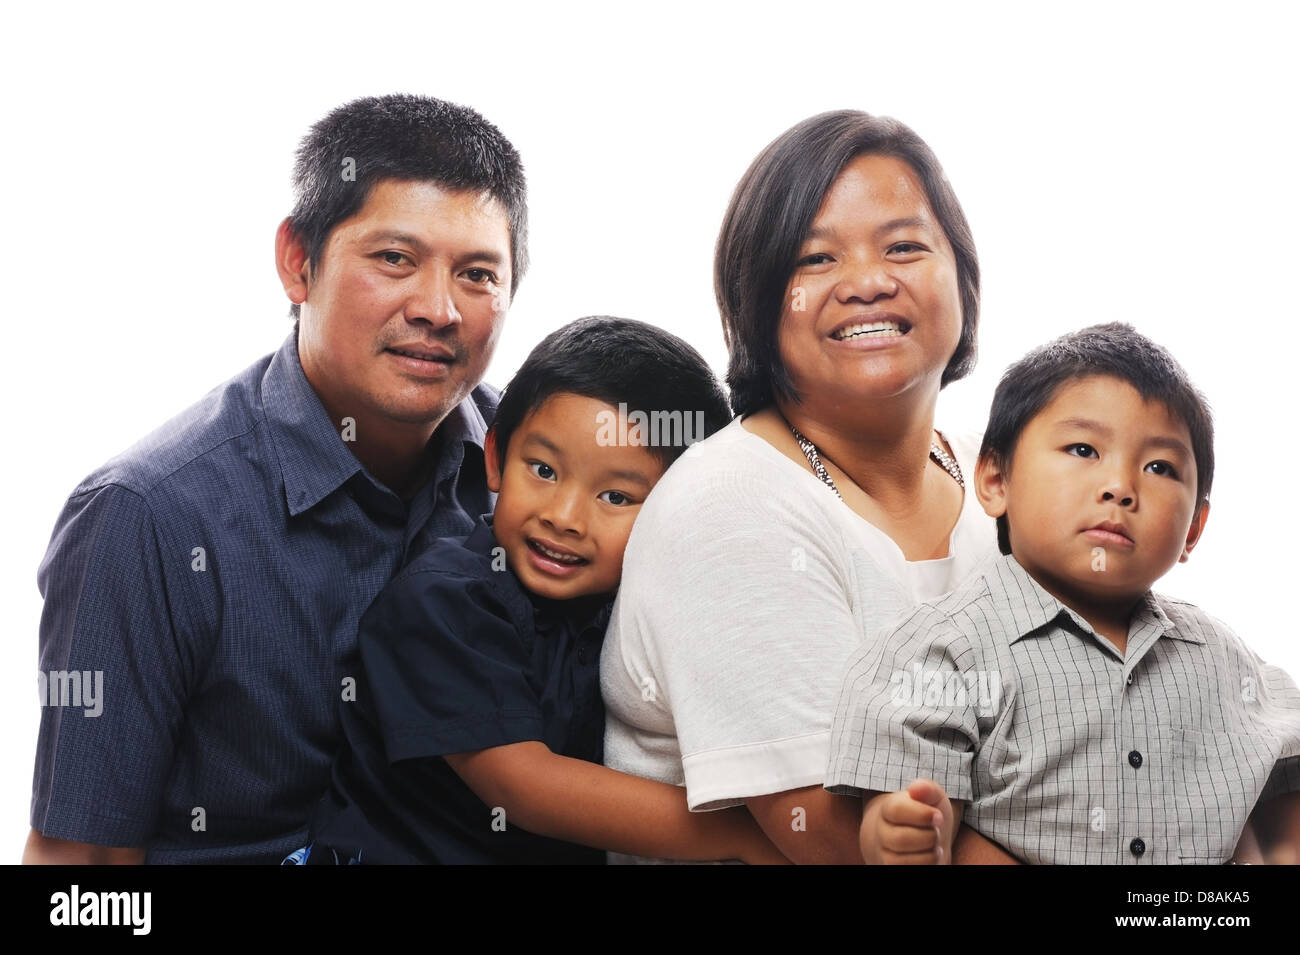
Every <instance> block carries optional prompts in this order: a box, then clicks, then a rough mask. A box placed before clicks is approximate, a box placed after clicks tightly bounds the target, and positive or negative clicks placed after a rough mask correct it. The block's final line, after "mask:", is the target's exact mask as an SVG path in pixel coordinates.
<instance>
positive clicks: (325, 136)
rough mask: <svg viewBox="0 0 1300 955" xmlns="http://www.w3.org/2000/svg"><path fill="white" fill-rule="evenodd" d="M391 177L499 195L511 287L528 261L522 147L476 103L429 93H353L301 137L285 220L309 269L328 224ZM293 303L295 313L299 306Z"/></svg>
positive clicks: (358, 205) (330, 227) (321, 246)
mask: <svg viewBox="0 0 1300 955" xmlns="http://www.w3.org/2000/svg"><path fill="white" fill-rule="evenodd" d="M347 160H351V162H347ZM345 173H348V174H349V175H345ZM351 177H355V178H351ZM390 179H395V180H403V181H407V182H432V183H435V184H437V185H439V186H442V187H443V188H445V189H449V190H453V191H465V190H468V191H473V192H487V193H488V194H489V195H490V196H492V198H493V199H495V200H496V201H497V202H499V203H500V204H501V206H502V208H503V209H504V210H505V212H506V217H507V219H508V220H509V223H510V294H511V296H512V297H513V296H514V293H515V289H516V288H518V287H519V281H520V279H522V278H523V277H524V272H526V271H527V270H528V204H527V201H528V196H527V188H526V184H525V182H524V168H523V164H522V163H521V162H520V160H519V153H518V152H516V150H515V147H514V146H512V145H511V144H510V141H509V140H508V139H506V138H505V136H503V135H502V134H501V131H500V130H499V129H497V128H496V127H495V126H493V125H492V124H491V123H489V122H488V121H487V120H486V119H484V118H483V117H482V116H480V115H479V114H478V113H477V112H475V111H474V110H472V109H470V108H469V107H467V106H458V105H456V104H455V103H448V102H446V101H444V100H440V99H434V98H433V97H431V96H411V95H406V94H400V93H393V94H390V95H388V96H368V97H364V98H362V99H357V100H353V101H352V102H350V103H345V104H344V105H342V106H340V107H338V108H337V109H335V110H334V111H333V112H331V113H330V114H329V115H328V116H326V117H325V118H324V119H322V120H320V121H319V122H317V123H316V124H315V125H314V126H312V128H311V129H310V130H309V131H308V133H307V135H306V136H304V137H303V140H302V143H301V145H299V147H298V153H297V161H296V162H295V163H294V168H293V188H294V193H295V195H296V196H297V202H296V203H295V205H294V207H293V212H292V213H290V215H289V227H290V228H291V229H292V230H293V233H294V234H295V235H296V236H297V237H298V238H299V239H300V240H302V243H303V245H304V246H305V248H306V250H307V258H308V261H309V262H310V264H311V267H312V268H313V269H315V268H317V267H318V266H319V265H320V260H321V256H322V255H323V254H324V252H325V243H326V240H327V239H329V234H330V232H331V230H333V228H334V227H335V226H336V225H338V224H339V223H340V222H342V221H344V220H345V219H348V218H350V217H351V216H353V215H355V214H356V213H357V212H358V211H360V209H361V207H362V206H363V205H365V202H366V199H367V198H369V196H370V191H371V190H372V189H374V188H375V186H376V185H378V184H379V183H381V182H383V181H385V180H390ZM290 312H291V314H292V315H293V317H294V318H297V317H298V312H299V310H298V306H297V305H294V306H293V308H292V309H290Z"/></svg>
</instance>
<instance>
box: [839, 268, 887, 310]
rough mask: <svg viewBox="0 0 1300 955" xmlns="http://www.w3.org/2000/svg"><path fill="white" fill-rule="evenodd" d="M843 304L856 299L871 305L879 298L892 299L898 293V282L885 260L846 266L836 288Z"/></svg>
mask: <svg viewBox="0 0 1300 955" xmlns="http://www.w3.org/2000/svg"><path fill="white" fill-rule="evenodd" d="M835 291H836V294H837V295H838V296H839V299H840V301H841V302H850V301H853V300H854V299H857V300H858V301H860V302H862V303H864V304H867V305H870V304H871V303H872V302H874V301H876V300H877V299H879V298H890V297H892V296H893V295H896V294H897V293H898V281H897V280H896V279H895V278H894V276H893V274H892V272H891V271H890V268H889V262H887V261H886V260H884V259H871V260H860V261H853V260H849V261H848V262H846V264H845V266H844V274H843V276H842V277H841V279H840V282H839V285H838V287H837V288H836V290H835Z"/></svg>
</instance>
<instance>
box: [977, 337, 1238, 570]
mask: <svg viewBox="0 0 1300 955" xmlns="http://www.w3.org/2000/svg"><path fill="white" fill-rule="evenodd" d="M1090 375H1107V376H1110V377H1112V378H1118V379H1120V380H1121V381H1126V382H1128V383H1129V384H1130V385H1132V386H1133V388H1134V389H1135V390H1136V391H1137V393H1138V394H1139V395H1141V396H1142V398H1143V400H1144V401H1158V402H1160V403H1161V404H1163V405H1164V406H1165V407H1166V408H1167V409H1169V413H1170V414H1171V415H1173V417H1175V418H1177V419H1178V420H1180V421H1182V422H1183V424H1185V425H1186V426H1187V431H1188V433H1189V434H1190V436H1191V439H1192V455H1193V457H1195V459H1196V508H1197V511H1199V510H1200V508H1201V506H1202V502H1203V501H1205V499H1206V498H1208V497H1209V495H1210V485H1211V484H1212V483H1213V482H1214V421H1213V418H1212V417H1211V414H1210V407H1209V404H1208V403H1207V402H1206V400H1205V396H1204V395H1202V394H1201V393H1200V392H1199V391H1198V390H1197V389H1196V387H1195V386H1194V385H1193V384H1192V383H1191V380H1190V379H1189V378H1188V377H1187V372H1186V371H1184V370H1183V367H1182V365H1180V364H1178V362H1177V360H1176V359H1175V358H1174V356H1173V355H1171V354H1170V353H1169V352H1168V350H1166V349H1165V348H1163V347H1161V346H1160V345H1157V344H1156V343H1155V342H1153V341H1151V339H1149V338H1147V337H1146V336H1145V335H1142V334H1141V333H1139V332H1138V331H1137V330H1136V329H1134V328H1133V326H1132V325H1127V324H1125V323H1123V322H1109V323H1107V324H1105V325H1092V326H1090V327H1088V328H1084V329H1081V330H1079V331H1077V332H1071V333H1069V334H1068V335H1062V336H1061V337H1060V338H1058V339H1056V340H1055V341H1052V342H1048V343H1047V344H1046V345H1043V346H1041V347H1040V348H1036V349H1034V350H1033V351H1031V352H1030V353H1029V354H1028V355H1026V356H1025V357H1024V358H1022V359H1020V360H1019V361H1018V362H1016V363H1015V364H1014V365H1012V366H1011V367H1010V368H1008V369H1007V371H1006V374H1004V375H1003V376H1002V380H1001V381H1000V382H998V387H997V391H995V392H994V394H993V406H992V408H990V409H989V423H988V427H987V428H986V429H985V431H984V441H983V444H982V445H981V446H980V457H981V458H984V457H985V456H987V457H988V458H989V459H990V460H991V461H993V462H994V463H996V464H997V465H998V467H999V468H1000V469H1001V470H1002V471H1004V472H1006V473H1008V474H1009V473H1010V472H1011V465H1012V461H1013V458H1014V456H1015V447H1016V442H1017V441H1019V440H1020V435H1021V434H1022V433H1024V430H1025V428H1026V426H1028V424H1029V422H1030V420H1031V419H1033V417H1034V416H1035V415H1037V414H1038V413H1039V412H1040V411H1042V410H1043V409H1044V408H1045V407H1047V405H1048V404H1050V403H1051V401H1052V399H1053V398H1054V397H1055V396H1056V393H1057V391H1059V390H1060V388H1061V387H1062V386H1063V385H1065V384H1067V383H1069V382H1071V381H1077V380H1078V379H1080V378H1085V377H1087V376H1090ZM998 548H999V549H1000V550H1001V551H1002V553H1004V554H1010V553H1011V539H1010V534H1009V532H1008V527H1007V519H1006V515H1003V516H1002V517H999V518H998Z"/></svg>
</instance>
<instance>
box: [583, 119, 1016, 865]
mask: <svg viewBox="0 0 1300 955" xmlns="http://www.w3.org/2000/svg"><path fill="white" fill-rule="evenodd" d="M714 283H715V292H716V295H717V299H718V305H719V308H720V309H721V311H722V320H723V328H724V331H725V335H726V341H727V347H728V349H729V350H730V365H729V370H728V375H727V381H728V384H729V385H730V386H731V389H732V406H733V410H734V411H735V412H736V415H737V417H736V419H735V420H734V421H733V422H732V423H731V424H730V425H729V426H728V427H727V428H725V429H723V430H722V431H720V432H718V433H717V434H716V435H714V436H713V437H711V438H709V439H708V440H706V441H704V442H701V443H700V444H697V445H695V446H693V447H692V448H691V449H690V450H689V451H688V452H687V453H686V454H685V455H684V456H683V457H682V458H681V459H679V461H678V462H677V463H676V464H675V465H674V466H673V467H672V468H671V469H670V470H669V472H668V473H667V475H665V477H664V478H663V479H662V481H661V482H660V484H659V485H658V486H657V487H656V489H655V491H654V493H653V494H651V495H650V497H649V499H648V500H647V501H646V503H645V505H644V506H643V509H642V512H641V514H640V516H639V517H638V520H637V523H636V526H635V528H634V530H633V533H632V537H631V540H630V541H629V543H628V547H627V551H626V557H625V564H624V573H623V583H622V587H621V590H620V592H619V596H618V601H617V603H616V605H615V608H614V616H613V619H612V621H611V623H610V628H609V632H608V635H607V637H606V642H605V647H604V651H603V655H602V666H601V679H602V689H603V693H604V697H605V702H606V706H607V710H608V714H607V729H606V739H605V758H606V762H607V763H608V764H609V765H610V766H612V767H614V768H616V769H621V770H624V771H626V772H631V773H638V774H640V775H643V776H649V777H651V778H655V779H660V780H664V781H667V782H673V783H677V784H684V785H685V786H686V788H687V796H688V800H689V802H690V805H691V807H692V808H720V807H723V806H731V805H737V804H740V803H743V804H745V805H746V806H747V807H748V808H749V810H750V812H752V813H753V815H754V817H755V818H756V819H757V820H758V822H759V824H760V825H762V827H763V828H764V830H765V831H766V832H767V834H768V836H769V837H770V838H771V839H772V840H773V841H774V842H775V843H776V844H777V846H778V847H780V848H781V849H782V851H783V852H785V854H786V855H788V856H789V857H790V858H791V859H793V860H795V861H796V862H860V861H861V857H860V855H859V854H858V841H857V828H858V824H859V821H860V815H861V804H860V802H859V801H858V800H857V799H850V798H846V797H840V796H834V795H831V794H830V793H828V792H826V791H825V790H824V789H823V788H822V785H821V784H822V780H823V779H824V777H825V771H826V760H827V746H828V740H829V733H830V725H831V718H832V708H833V706H834V701H835V698H836V694H837V691H838V689H839V683H840V679H841V677H842V676H843V669H844V666H845V663H846V660H847V657H848V655H849V653H850V652H851V651H852V650H853V648H854V647H855V645H857V644H858V643H859V642H860V641H863V640H868V639H870V638H871V637H872V636H873V635H874V634H875V633H876V632H878V630H879V629H880V627H881V626H882V625H883V624H884V623H885V622H886V621H887V620H888V619H889V618H890V617H891V616H893V615H894V614H896V613H899V612H901V611H903V610H905V609H907V608H908V607H910V606H912V605H914V604H915V603H917V602H918V601H921V600H924V599H928V598H930V597H934V596H937V595H939V594H941V593H944V592H946V591H948V590H951V589H953V587H955V586H956V585H957V583H959V582H960V581H961V580H962V578H964V577H965V576H966V575H967V574H968V573H969V572H970V571H971V570H972V569H974V567H975V566H976V565H977V564H978V563H980V562H981V561H982V560H983V559H985V558H986V557H988V556H991V555H994V554H996V552H997V535H996V530H995V528H994V525H993V522H992V520H991V519H990V518H988V517H987V516H986V515H985V514H984V513H983V511H982V510H981V508H980V506H979V504H978V502H977V501H976V500H975V495H974V493H973V491H967V490H966V488H965V482H966V481H967V480H968V479H969V478H970V477H971V476H973V474H974V467H975V457H976V454H977V452H978V448H979V438H978V436H975V435H966V436H958V435H945V434H943V433H942V432H939V431H936V430H935V428H934V409H935V403H936V400H937V399H938V396H939V390H940V389H941V388H942V387H943V386H944V385H946V384H947V383H948V382H950V381H955V380H957V379H958V378H961V377H963V376H964V375H966V374H967V373H968V372H969V371H970V369H971V367H972V366H973V364H974V361H975V342H976V328H977V323H978V315H979V264H978V260H977V258H976V255H975V248H974V243H973V241H972V239H971V235H970V229H969V226H968V225H967V224H966V219H965V216H964V215H963V213H962V211H961V207H960V205H959V204H958V202H957V198H956V196H955V195H954V194H953V192H952V189H951V187H950V186H949V185H948V183H947V180H946V179H945V178H944V176H943V172H942V170H941V168H940V166H939V163H938V161H937V160H936V159H935V157H934V155H933V153H931V151H930V149H929V147H927V146H926V145H925V143H924V142H922V141H921V140H920V138H918V137H917V136H916V134H915V133H913V132H912V131H911V130H910V129H908V128H907V127H906V126H904V125H902V124H901V123H899V122H897V121H895V120H891V119H887V118H880V117H873V116H869V115H867V114H865V113H860V112H856V111H848V110H845V111H838V112H832V113H824V114H822V115H819V116H815V117H812V118H811V119H808V120H805V121H804V122H802V123H800V124H798V125H797V126H795V127H793V128H792V129H790V130H789V131H787V132H786V133H785V134H783V135H782V136H780V137H779V138H778V139H776V140H775V141H774V142H773V143H771V144H770V145H769V146H768V147H767V148H766V149H765V150H764V151H763V152H762V153H761V154H760V155H759V156H758V158H757V159H755V160H754V163H753V165H751V166H750V168H749V170H748V171H747V172H746V173H745V175H744V177H743V178H742V179H741V181H740V184H739V185H738V186H737V188H736V192H735V194H734V195H733V197H732V200H731V205H730V207H729V208H728V210H727V213H726V216H725V218H724V220H723V225H722V230H721V233H720V235H719V237H718V246H717V253H716V259H715V263H714Z"/></svg>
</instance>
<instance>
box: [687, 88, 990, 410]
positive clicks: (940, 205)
mask: <svg viewBox="0 0 1300 955" xmlns="http://www.w3.org/2000/svg"><path fill="white" fill-rule="evenodd" d="M866 154H873V155H878V156H889V157H892V158H894V159H898V160H901V161H902V162H905V163H907V164H908V165H909V166H911V167H912V169H913V170H914V171H915V172H916V175H917V178H918V179H919V180H920V181H921V187H922V188H923V189H924V190H925V198H926V200H927V201H928V202H929V204H930V209H931V211H932V212H933V213H934V216H935V218H936V219H937V220H938V222H939V226H940V227H941V228H942V229H943V233H944V235H945V236H946V237H947V239H948V244H949V245H950V246H951V247H952V252H953V257H954V258H955V260H956V264H957V288H958V291H959V293H960V295H961V318H962V321H961V338H960V340H959V341H958V343H957V349H956V351H954V352H953V355H952V358H950V359H949V361H948V364H947V366H946V367H945V368H944V370H943V378H942V380H941V382H940V387H943V386H944V385H947V384H948V383H949V382H951V381H956V380H957V379H959V378H963V377H965V376H966V375H967V374H969V373H970V371H971V369H972V368H974V367H975V346H976V337H977V333H978V331H979V311H980V266H979V257H978V256H977V255H976V254H975V240H974V238H973V237H972V236H971V231H970V226H969V225H968V224H967V222H966V215H965V213H964V212H962V208H961V203H959V202H958V201H957V195H956V193H954V192H953V190H952V186H951V185H949V184H948V179H947V178H946V177H945V176H944V173H943V168H942V167H941V166H940V165H939V160H938V159H937V158H936V157H935V155H934V153H933V152H932V151H931V149H930V147H929V146H927V145H926V143H925V141H924V140H923V139H921V137H920V136H918V135H916V133H914V132H912V130H911V129H909V128H908V127H907V126H904V125H903V124H902V123H900V122H899V121H898V120H896V119H890V118H889V117H887V116H872V115H870V114H868V113H863V112H860V111H858V110H851V109H842V110H836V111H833V112H829V113H821V114H819V115H817V116H813V117H811V118H809V119H805V120H804V121H803V122H801V123H798V124H797V125H795V126H793V127H791V128H790V129H788V130H786V131H785V132H784V133H782V134H781V135H780V136H778V137H777V138H776V139H774V140H773V141H772V142H771V143H770V144H769V145H768V146H767V147H766V148H765V149H764V150H763V151H762V152H761V153H759V154H758V156H757V157H756V158H755V159H754V161H753V163H752V164H751V165H750V167H749V169H748V170H746V172H745V174H744V176H742V177H741V180H740V182H739V184H737V186H736V191H735V193H734V194H733V195H732V197H731V204H730V205H729V206H728V207H727V212H726V215H724V216H723V219H722V229H721V230H720V231H719V233H718V244H717V248H716V250H715V252H714V257H713V293H714V296H715V297H716V298H717V300H718V310H719V311H720V312H721V313H722V331H723V336H724V337H725V339H726V342H727V348H728V349H729V350H730V352H731V361H730V364H729V365H728V367H727V384H728V386H730V388H731V404H732V408H733V409H734V410H735V412H736V414H738V415H748V414H752V413H753V412H755V411H758V410H759V409H761V408H763V407H765V406H767V405H770V404H772V403H773V402H774V401H775V399H776V397H778V396H780V397H783V398H785V399H786V400H797V399H798V395H796V394H795V389H794V383H793V381H792V380H791V379H790V373H789V372H788V371H787V370H786V367H785V365H784V364H783V363H782V361H781V353H780V349H779V348H778V347H777V331H778V329H777V326H778V325H779V324H780V320H781V311H782V308H783V306H784V304H785V293H786V287H787V286H788V285H789V282H790V276H791V275H792V274H793V273H794V269H795V262H796V259H797V257H798V255H799V247H800V245H802V244H803V241H804V239H805V238H807V235H808V230H809V229H810V228H811V227H812V223H813V220H814V219H815V218H816V217H817V210H818V209H820V208H821V204H822V200H823V199H824V198H825V197H826V193H827V191H828V190H829V189H830V187H831V186H832V185H833V184H834V182H835V180H836V179H837V178H838V177H839V174H840V173H841V172H843V171H844V167H845V166H847V165H848V164H849V163H850V162H852V161H853V160H854V159H856V158H857V157H858V156H862V155H866Z"/></svg>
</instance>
